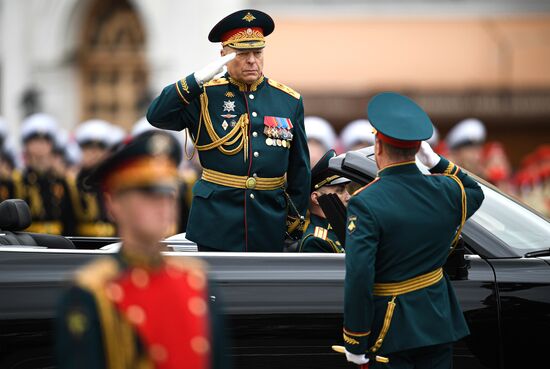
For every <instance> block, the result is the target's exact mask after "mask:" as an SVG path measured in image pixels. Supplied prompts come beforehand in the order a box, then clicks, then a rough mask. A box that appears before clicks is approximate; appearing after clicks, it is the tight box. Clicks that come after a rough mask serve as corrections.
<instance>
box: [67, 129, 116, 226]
mask: <svg viewBox="0 0 550 369" xmlns="http://www.w3.org/2000/svg"><path fill="white" fill-rule="evenodd" d="M111 128H112V125H111V124H110V123H109V122H106V121H104V120H100V119H91V120H87V121H85V122H83V123H81V124H80V125H79V126H78V127H77V128H76V130H75V139H76V142H78V145H79V146H80V149H81V151H82V159H81V164H80V165H81V168H80V171H79V172H78V174H77V176H76V177H74V176H69V177H68V178H67V181H68V182H69V188H70V191H71V192H70V193H71V197H72V203H73V206H74V212H75V216H76V221H77V224H76V235H78V236H82V237H114V236H116V230H115V227H114V225H113V224H112V223H111V222H110V220H109V217H108V215H107V211H106V209H105V204H104V201H103V194H102V193H101V191H100V189H93V190H90V191H86V190H85V189H84V188H83V180H84V178H87V177H88V176H89V175H90V172H91V170H93V168H94V167H95V166H96V165H97V164H99V162H101V160H103V159H104V158H105V156H106V155H107V153H108V152H109V149H110V146H111V140H112V138H111V134H112V132H111Z"/></svg>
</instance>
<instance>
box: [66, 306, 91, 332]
mask: <svg viewBox="0 0 550 369" xmlns="http://www.w3.org/2000/svg"><path fill="white" fill-rule="evenodd" d="M67 326H68V328H69V332H71V334H72V335H73V336H76V337H80V336H82V334H83V333H84V332H85V331H86V329H87V328H88V318H87V317H86V315H84V314H83V313H82V312H80V311H71V312H70V313H69V314H68V315H67Z"/></svg>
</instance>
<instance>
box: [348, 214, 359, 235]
mask: <svg viewBox="0 0 550 369" xmlns="http://www.w3.org/2000/svg"><path fill="white" fill-rule="evenodd" d="M356 221H357V217H356V216H355V215H351V216H350V217H349V218H348V232H349V233H353V231H355V229H356V228H357V227H356V225H355V222H356Z"/></svg>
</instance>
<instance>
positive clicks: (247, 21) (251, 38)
mask: <svg viewBox="0 0 550 369" xmlns="http://www.w3.org/2000/svg"><path fill="white" fill-rule="evenodd" d="M274 29H275V22H273V19H272V18H271V17H270V16H269V15H267V14H266V13H264V12H261V11H259V10H255V9H244V10H239V11H236V12H234V13H232V14H229V15H228V16H227V17H225V18H223V19H222V20H221V21H219V22H218V24H216V25H215V26H214V28H212V30H211V31H210V34H209V35H208V40H210V41H211V42H221V43H222V45H223V46H230V47H232V48H234V49H261V48H263V47H265V39H264V37H265V36H268V35H270V34H271V33H272V32H273V30H274Z"/></svg>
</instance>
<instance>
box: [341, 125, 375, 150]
mask: <svg viewBox="0 0 550 369" xmlns="http://www.w3.org/2000/svg"><path fill="white" fill-rule="evenodd" d="M340 142H341V143H342V146H344V150H346V151H353V150H359V149H362V148H365V147H369V146H372V145H374V133H372V125H371V124H370V122H369V121H368V120H366V119H357V120H354V121H352V122H350V123H348V125H347V126H346V127H345V128H344V129H343V130H342V133H340Z"/></svg>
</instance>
